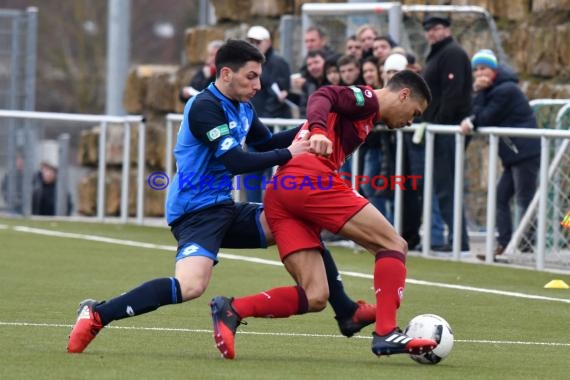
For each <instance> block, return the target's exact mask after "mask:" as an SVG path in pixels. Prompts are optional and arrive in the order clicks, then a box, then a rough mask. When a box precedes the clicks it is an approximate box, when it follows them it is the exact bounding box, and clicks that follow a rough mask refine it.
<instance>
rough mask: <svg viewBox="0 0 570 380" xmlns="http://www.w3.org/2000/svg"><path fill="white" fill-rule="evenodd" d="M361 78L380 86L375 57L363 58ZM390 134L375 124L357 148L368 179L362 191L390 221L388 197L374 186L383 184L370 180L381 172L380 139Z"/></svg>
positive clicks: (390, 211) (369, 84) (378, 69)
mask: <svg viewBox="0 0 570 380" xmlns="http://www.w3.org/2000/svg"><path fill="white" fill-rule="evenodd" d="M362 78H363V79H364V83H365V84H366V85H368V86H370V87H372V88H373V89H375V90H377V89H380V88H382V79H381V75H380V68H379V66H378V60H377V59H376V57H374V56H369V57H366V58H364V59H363V61H362ZM390 135H392V133H387V132H385V131H382V130H381V129H380V125H379V124H376V125H374V129H373V130H372V132H370V134H369V135H368V137H367V138H366V140H365V141H364V144H363V145H361V147H360V148H359V149H360V152H361V155H362V156H363V168H362V173H363V175H364V176H366V178H368V179H369V181H368V183H365V184H363V185H362V193H363V195H364V196H365V197H366V198H367V199H368V201H369V202H370V203H371V204H372V205H373V206H374V207H376V208H377V209H378V211H380V212H381V213H382V214H383V215H384V216H385V217H386V219H388V221H390V223H392V222H393V220H394V218H393V214H392V210H391V208H390V207H389V206H390V205H389V199H387V198H385V197H383V196H378V195H376V188H377V187H380V186H383V185H384V184H383V183H372V182H371V180H372V178H374V177H375V176H378V175H379V174H381V167H382V162H383V161H384V151H383V150H382V139H383V138H384V136H386V137H387V138H390Z"/></svg>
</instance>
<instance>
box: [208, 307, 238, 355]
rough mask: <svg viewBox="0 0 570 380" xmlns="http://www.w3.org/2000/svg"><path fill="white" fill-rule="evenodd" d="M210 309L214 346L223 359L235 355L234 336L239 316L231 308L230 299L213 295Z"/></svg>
mask: <svg viewBox="0 0 570 380" xmlns="http://www.w3.org/2000/svg"><path fill="white" fill-rule="evenodd" d="M210 308H211V309H212V322H213V324H214V340H215V341H216V348H217V349H218V350H219V351H220V352H221V353H222V357H224V358H225V359H233V358H235V356H236V352H235V345H234V337H235V335H236V330H237V327H238V326H239V324H240V323H245V322H241V318H240V317H239V316H238V315H237V313H236V312H235V310H234V309H233V308H232V299H231V298H227V297H219V296H218V297H214V298H213V299H212V301H211V302H210Z"/></svg>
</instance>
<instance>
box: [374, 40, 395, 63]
mask: <svg viewBox="0 0 570 380" xmlns="http://www.w3.org/2000/svg"><path fill="white" fill-rule="evenodd" d="M394 47H396V42H395V41H394V40H393V39H392V37H390V36H379V37H376V38H375V39H374V41H373V42H372V55H373V56H375V57H376V58H377V59H378V62H379V63H380V66H382V65H383V64H384V61H385V60H386V58H388V56H389V55H390V53H391V52H392V49H393V48H394Z"/></svg>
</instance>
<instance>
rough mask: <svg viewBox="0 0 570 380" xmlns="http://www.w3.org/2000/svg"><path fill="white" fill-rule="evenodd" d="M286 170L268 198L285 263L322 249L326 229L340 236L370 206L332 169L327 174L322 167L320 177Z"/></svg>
mask: <svg viewBox="0 0 570 380" xmlns="http://www.w3.org/2000/svg"><path fill="white" fill-rule="evenodd" d="M290 162H291V161H290ZM283 169H284V170H280V171H279V172H278V173H277V174H276V177H274V178H275V179H274V181H273V183H272V184H270V186H268V187H267V191H266V193H265V199H264V206H265V215H266V217H267V222H268V224H269V227H270V229H271V232H272V233H273V236H274V238H275V242H276V243H277V247H278V249H279V255H280V256H281V260H283V259H285V257H286V256H287V255H289V254H291V253H294V252H297V251H301V250H304V249H313V248H317V249H322V244H321V237H320V234H321V231H322V229H323V228H326V229H327V230H329V231H331V232H333V233H337V232H338V231H339V230H340V229H341V228H342V227H343V226H344V224H345V223H346V222H347V221H348V220H350V218H352V217H353V216H354V215H355V214H356V213H358V211H360V210H361V209H362V208H363V207H364V206H366V205H367V204H368V200H366V198H364V197H362V196H361V195H360V194H358V193H357V192H356V191H355V190H353V189H352V188H351V187H349V186H348V185H347V184H346V183H345V181H344V180H343V179H342V178H340V176H339V175H338V174H336V173H335V172H333V171H332V170H330V171H329V172H323V170H322V169H323V168H322V167H319V168H318V169H319V170H316V171H317V172H318V173H319V174H314V173H315V170H311V172H312V174H308V172H307V174H301V173H300V171H299V170H295V167H293V168H292V170H290V169H289V167H285V168H283ZM297 169H298V168H297Z"/></svg>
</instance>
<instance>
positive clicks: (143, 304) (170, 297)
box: [95, 277, 182, 326]
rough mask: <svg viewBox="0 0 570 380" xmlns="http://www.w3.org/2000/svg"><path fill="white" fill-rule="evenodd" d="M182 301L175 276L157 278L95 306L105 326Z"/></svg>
mask: <svg viewBox="0 0 570 380" xmlns="http://www.w3.org/2000/svg"><path fill="white" fill-rule="evenodd" d="M180 302H182V294H181V292H180V284H179V283H178V280H177V279H175V278H174V277H167V278H157V279H154V280H151V281H148V282H145V283H144V284H142V285H140V286H139V287H137V288H134V289H133V290H130V291H128V292H127V293H124V294H121V295H120V296H118V297H115V298H113V299H110V300H109V301H105V302H103V303H100V304H98V305H97V306H95V311H96V312H97V313H99V316H100V317H101V323H103V326H105V325H108V324H109V323H111V322H113V321H116V320H118V319H123V318H128V317H134V316H135V315H141V314H145V313H148V312H150V311H153V310H156V309H158V308H159V307H161V306H164V305H172V304H176V303H180Z"/></svg>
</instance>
